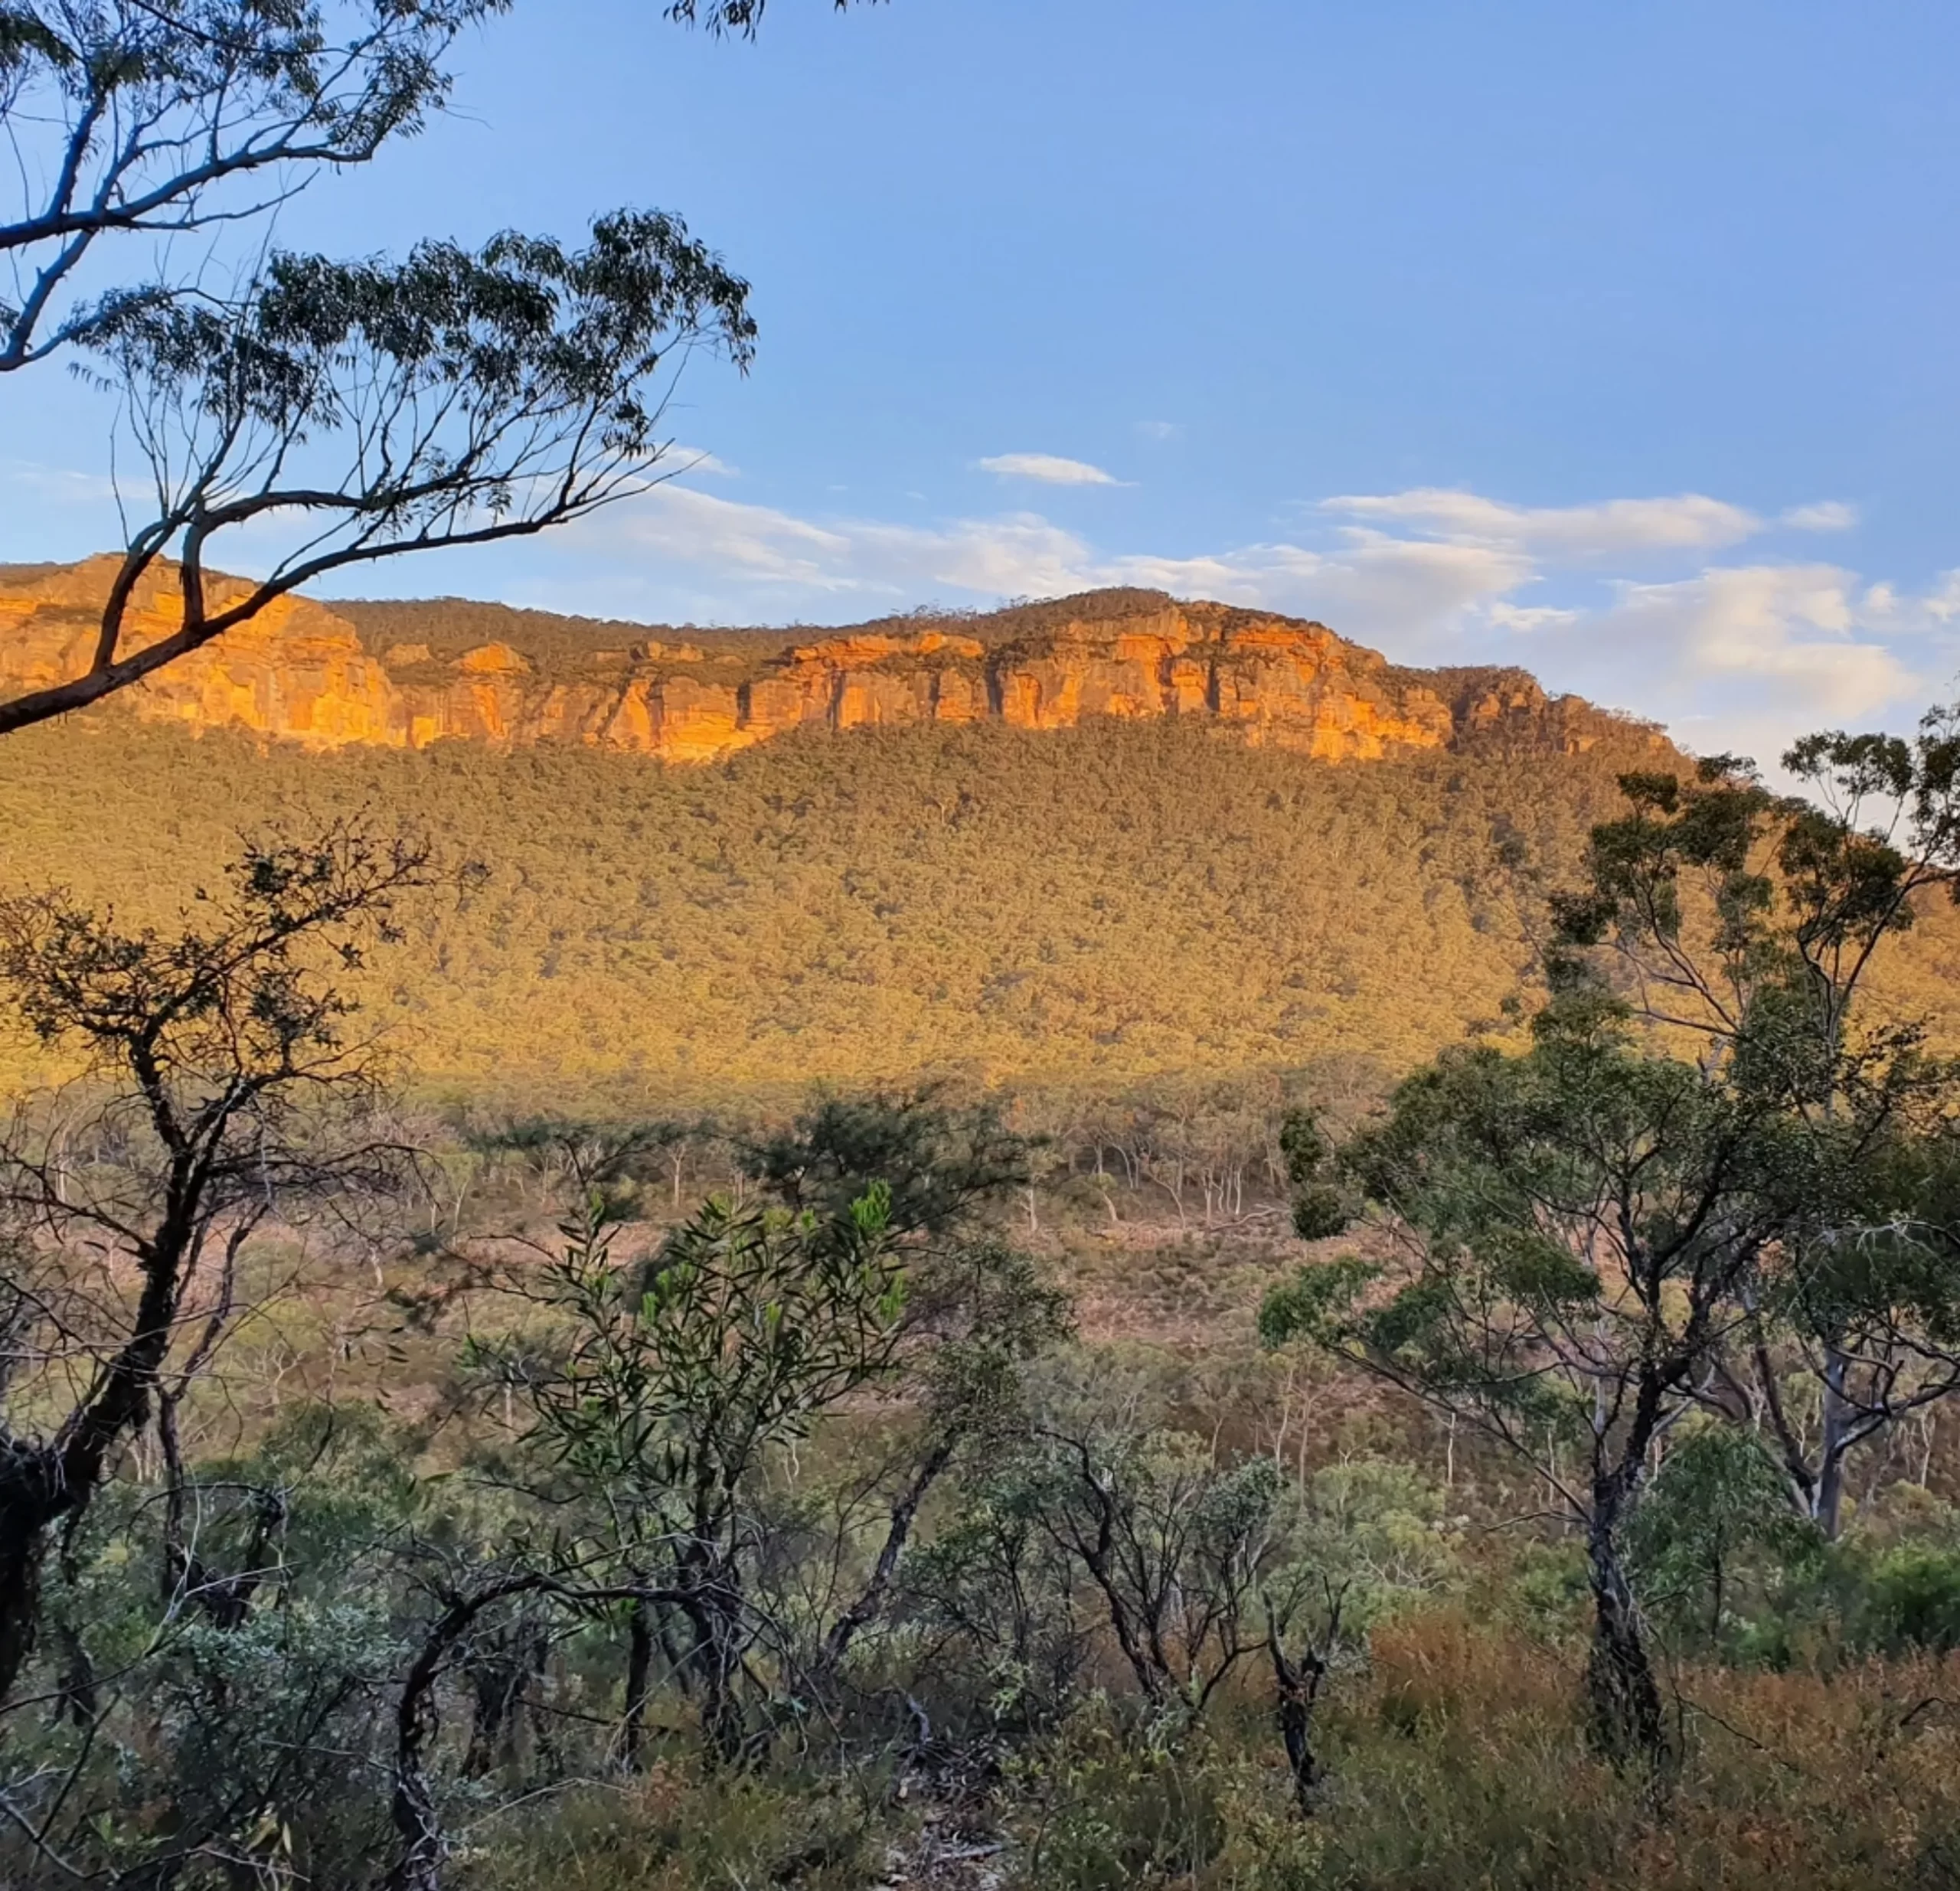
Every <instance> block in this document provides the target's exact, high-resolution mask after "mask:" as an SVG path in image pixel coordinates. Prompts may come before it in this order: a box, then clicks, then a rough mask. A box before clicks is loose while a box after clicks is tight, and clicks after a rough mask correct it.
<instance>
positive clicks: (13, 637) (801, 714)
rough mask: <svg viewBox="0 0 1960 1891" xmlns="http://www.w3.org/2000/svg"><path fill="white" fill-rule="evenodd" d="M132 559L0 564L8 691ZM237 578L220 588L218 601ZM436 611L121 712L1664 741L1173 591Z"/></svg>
mask: <svg viewBox="0 0 1960 1891" xmlns="http://www.w3.org/2000/svg"><path fill="white" fill-rule="evenodd" d="M114 568H115V563H114V560H111V559H108V558H98V559H91V560H87V561H85V562H84V563H81V564H78V565H70V566H44V567H0V687H5V689H6V690H7V691H8V692H9V693H11V692H13V691H17V690H19V689H21V688H28V687H37V686H40V685H43V684H48V683H51V682H54V681H57V680H59V679H60V678H64V677H67V676H70V675H73V674H77V673H78V672H79V671H80V670H81V669H82V668H83V667H84V665H85V664H86V662H87V653H88V652H89V650H90V648H91V647H92V645H93V638H94V635H95V629H96V613H97V612H98V611H99V609H100V605H101V603H102V600H103V597H104V596H105V594H106V591H107V588H108V585H109V580H110V577H111V576H112V575H113V570H114ZM173 579H174V574H173V573H169V572H168V571H165V572H160V573H158V574H156V575H155V576H153V577H152V578H151V579H149V580H146V581H145V583H144V585H143V586H142V587H141V589H140V590H139V593H138V595H137V596H136V600H135V604H134V607H133V609H132V612H131V613H130V616H129V627H128V629H127V631H126V647H128V648H134V647H136V646H137V645H141V644H144V643H147V642H149V641H150V640H152V638H157V637H160V636H162V635H167V634H168V632H170V631H171V630H172V629H175V626H176V624H177V622H178V621H179V619H178V615H177V609H176V597H175V591H174V589H173ZM229 589H230V581H229V580H213V581H212V583H211V593H212V595H213V596H214V599H221V598H222V597H224V596H226V595H227V593H228V591H229ZM460 608H466V607H459V609H460ZM476 608H477V610H478V612H479V616H480V615H481V613H482V609H483V608H484V607H476ZM418 611H420V612H426V613H430V614H431V615H430V617H429V621H430V622H434V623H438V624H439V622H441V619H440V616H439V607H438V606H347V607H346V613H347V614H346V615H342V614H341V612H338V611H336V610H335V609H332V608H330V607H329V606H325V605H322V604H319V603H315V602H313V601H312V600H311V599H303V598H289V599H282V600H280V601H279V603H276V604H273V606H270V607H269V608H268V609H266V611H264V612H262V613H261V614H260V616H258V617H257V618H256V619H253V620H252V621H251V622H250V623H248V624H247V625H243V626H241V627H240V629H237V630H234V631H232V632H230V633H229V634H227V635H226V636H225V637H224V638H221V639H220V640H219V641H218V642H216V643H214V644H213V645H209V646H207V648H204V650H201V651H200V652H196V653H195V654H194V655H191V657H189V658H186V659H185V660H184V661H181V662H179V663H178V664H175V665H172V667H171V668H168V669H166V670H165V671H162V672H160V673H159V674H158V675H157V676H156V677H155V678H152V680H151V681H149V684H146V685H145V686H144V687H141V688H139V689H137V690H135V691H130V692H129V693H128V694H127V696H126V697H125V698H124V699H123V700H124V701H125V703H126V705H127V709H126V710H125V711H123V713H129V711H133V713H135V714H137V715H139V716H142V717H145V718H146V719H149V720H170V721H175V722H179V723H185V724H186V725H188V727H191V728H192V729H194V730H199V731H201V730H207V729H214V728H225V727H232V728H238V729H243V730H251V731H254V732H256V733H259V734H260V735H263V736H268V737H272V738H276V739H279V740H289V741H293V742H297V743H303V744H305V745H308V746H313V747H318V748H333V747H339V746H345V745H348V744H355V743H365V744H373V745H384V746H396V747H411V748H420V747H423V746H426V745H427V744H429V743H433V742H438V741H442V740H468V741H476V742H487V743H505V744H509V743H538V742H578V743H588V744H592V745H595V746H603V747H609V748H616V749H623V750H631V751H634V752H636V753H644V754H646V755H649V756H655V757H657V758H658V759H660V760H661V761H664V762H675V763H684V762H705V761H710V760H713V759H715V758H716V757H717V756H724V755H727V754H730V753H733V752H734V751H735V750H740V749H743V748H747V747H750V746H753V744H754V743H759V742H764V741H767V740H769V739H770V738H771V737H773V736H778V735H780V734H782V733H785V732H786V731H788V730H792V729H799V728H805V727H825V728H831V729H848V728H853V727H859V726H861V725H864V724H869V723H916V722H932V721H938V722H955V723H959V722H977V721H983V720H998V721H1001V722H1004V723H1008V724H1009V725H1011V726H1013V727H1018V728H1027V729H1062V728H1068V727H1073V726H1074V725H1075V724H1076V723H1080V722H1083V721H1085V720H1090V719H1093V718H1096V717H1129V718H1147V717H1168V716H1176V717H1192V718H1196V719H1197V720H1201V721H1204V722H1207V723H1211V724H1213V725H1214V726H1215V727H1217V728H1218V729H1219V730H1220V731H1221V732H1229V733H1233V734H1236V735H1237V736H1240V738H1242V739H1243V740H1246V741H1247V742H1250V743H1256V744H1260V745H1266V746H1274V747H1280V748H1287V749H1294V750H1300V751H1302V752H1303V753H1307V754H1309V755H1313V756H1320V757H1323V758H1325V759H1330V760H1341V759H1375V758H1379V757H1380V756H1387V755H1390V754H1393V753H1398V752H1401V753H1406V752H1409V751H1413V750H1424V749H1429V750H1435V749H1454V750H1468V749H1475V750H1491V749H1493V748H1497V749H1508V750H1519V751H1521V752H1530V753H1576V752H1577V751H1579V750H1585V749H1588V748H1590V747H1592V746H1594V745H1595V744H1596V743H1599V742H1601V741H1602V740H1605V741H1609V742H1612V743H1630V744H1632V745H1635V746H1653V745H1657V744H1658V743H1661V741H1662V740H1663V738H1662V737H1661V736H1660V735H1659V734H1658V732H1656V731H1655V730H1651V729H1649V728H1648V727H1645V725H1642V724H1637V723H1629V722H1628V721H1626V720H1625V719H1623V718H1622V717H1616V716H1614V715H1612V714H1609V713H1607V712H1605V711H1602V710H1598V709H1596V708H1594V707H1593V706H1592V705H1590V704H1587V703H1585V702H1583V701H1580V700H1579V698H1577V697H1557V698H1552V697H1547V695H1546V694H1545V692H1544V691H1543V690H1542V689H1541V688H1540V687H1539V686H1538V684H1537V682H1536V681H1534V679H1533V678H1531V677H1530V676H1529V675H1527V674H1526V673H1525V672H1524V671H1521V670H1513V669H1459V670H1437V671H1419V670H1409V669H1403V668H1397V667H1395V666H1392V665H1390V664H1389V663H1387V661H1385V660H1384V659H1383V658H1382V657H1380V655H1377V653H1376V652H1374V651H1371V650H1367V649H1364V648H1361V646H1360V645H1357V644H1352V643H1349V642H1347V641H1345V640H1344V638H1340V637H1338V636H1336V635H1334V632H1331V630H1329V629H1327V628H1326V627H1325V625H1321V624H1317V623H1310V622H1302V621H1300V620H1298V619H1288V618H1280V617H1274V616H1264V615H1261V614H1259V613H1257V612H1250V611H1244V610H1240V609H1233V608H1230V607H1228V606H1223V605H1217V604H1200V603H1177V602H1175V601H1174V600H1172V599H1170V598H1168V597H1165V596H1161V594H1158V593H1133V592H1132V593H1089V594H1088V595H1086V596H1083V597H1081V598H1074V599H1062V600H1060V601H1058V602H1057V603H1052V604H1046V605H1042V606H1036V607H1033V608H1032V609H1022V610H1020V611H1008V612H998V613H995V614H994V615H992V616H984V617H978V618H975V619H972V620H971V621H970V622H968V621H962V622H957V623H955V624H952V625H944V626H941V625H926V624H925V623H924V622H911V621H906V620H901V621H900V622H898V623H897V624H895V625H879V626H868V625H867V626H866V627H864V628H863V629H859V630H854V631H844V632H835V633H825V634H812V635H806V637H805V640H804V641H801V642H793V643H791V644H789V645H787V646H786V647H783V648H779V649H776V650H775V651H774V652H773V653H770V654H766V655H758V654H757V651H756V633H753V632H737V633H718V632H689V633H688V634H687V635H686V637H685V638H684V639H683V640H681V641H675V642H669V641H666V640H665V638H664V637H662V638H656V637H653V636H652V635H646V634H644V633H642V634H641V635H639V636H638V637H637V638H635V639H634V640H632V641H626V640H624V639H622V638H618V636H617V635H616V633H617V632H619V631H620V630H621V629H623V628H625V627H622V626H617V625H604V626H598V625H590V626H581V625H578V624H577V620H570V622H568V621H567V620H562V619H560V620H550V619H545V620H541V621H544V622H547V623H550V624H554V625H555V626H556V629H557V634H556V635H554V637H552V638H550V639H548V640H547V641H546V642H543V643H539V644H537V647H536V648H534V649H532V650H531V651H529V652H527V650H526V649H525V648H520V647H518V633H517V632H514V633H513V638H512V641H509V642H505V641H498V640H492V641H485V642H472V643H471V644H469V645H468V646H467V647H466V648H460V649H456V648H450V647H449V645H448V644H446V643H445V642H444V641H443V639H442V638H439V637H437V636H434V635H426V636H425V635H417V634H416V626H417V624H418V623H419V622H420V621H421V620H420V619H418V618H417V616H416V615H415V613H417V612H418ZM506 615H507V616H508V617H509V619H511V622H513V623H514V624H521V625H527V626H528V625H530V624H531V623H534V622H537V621H540V620H538V619H537V617H536V614H532V613H517V612H511V613H507V614H506ZM363 620H365V622H366V625H367V629H368V635H366V636H365V637H364V635H363V631H362V622H363ZM381 622H392V623H394V625H395V626H396V628H397V630H400V629H401V628H402V627H403V625H407V626H408V631H407V634H404V635H397V636H396V637H394V638H383V637H378V636H377V635H376V634H375V632H376V628H377V624H378V623H381ZM581 631H582V632H583V635H581V634H580V632H581ZM452 641H453V640H451V642H452ZM532 641H534V642H535V640H534V639H533V640H532ZM615 644H616V645H617V647H612V646H613V645H615ZM602 645H605V646H606V647H601V646H602Z"/></svg>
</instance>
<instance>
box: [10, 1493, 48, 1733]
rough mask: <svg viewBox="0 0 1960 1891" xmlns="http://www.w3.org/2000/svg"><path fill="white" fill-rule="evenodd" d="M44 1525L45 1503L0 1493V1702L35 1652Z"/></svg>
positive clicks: (39, 1615) (44, 1542)
mask: <svg viewBox="0 0 1960 1891" xmlns="http://www.w3.org/2000/svg"><path fill="white" fill-rule="evenodd" d="M48 1521H49V1518H48V1516H47V1504H46V1503H45V1502H44V1501H35V1497H34V1494H31V1493H30V1492H29V1491H25V1490H18V1489H14V1488H5V1489H0V1701H4V1700H5V1699H6V1698H7V1697H8V1695H9V1694H11V1693H12V1692H13V1690H14V1683H15V1681H16V1680H18V1679H19V1677H20V1672H21V1669H22V1668H23V1667H25V1666H26V1664H27V1659H28V1656H29V1655H30V1654H32V1653H33V1652H34V1628H35V1625H36V1624H37V1623H38V1622H39V1620H40V1618H41V1557H42V1555H43V1553H44V1551H45V1549H46V1545H47V1537H46V1532H47V1524H48Z"/></svg>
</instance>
